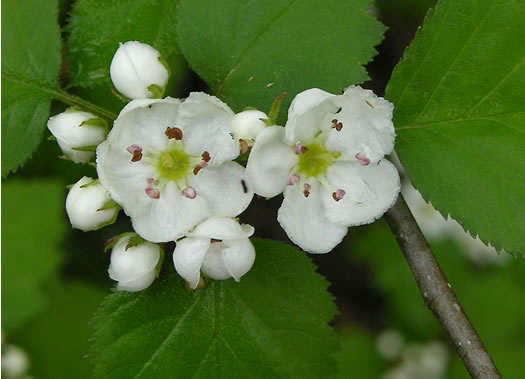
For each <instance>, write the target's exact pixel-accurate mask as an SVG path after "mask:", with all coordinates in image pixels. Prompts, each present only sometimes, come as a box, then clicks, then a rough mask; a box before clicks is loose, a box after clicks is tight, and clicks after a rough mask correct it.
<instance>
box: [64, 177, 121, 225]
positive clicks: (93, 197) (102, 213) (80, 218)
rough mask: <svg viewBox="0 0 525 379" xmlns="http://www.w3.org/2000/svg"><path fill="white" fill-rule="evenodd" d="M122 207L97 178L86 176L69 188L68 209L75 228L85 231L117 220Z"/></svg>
mask: <svg viewBox="0 0 525 379" xmlns="http://www.w3.org/2000/svg"><path fill="white" fill-rule="evenodd" d="M119 210H120V207H119V206H118V205H117V204H116V203H115V202H113V201H112V200H111V197H110V196H109V193H108V191H106V189H105V188H104V187H103V186H102V184H100V182H99V181H98V180H97V181H95V180H93V179H91V178H88V177H87V176H84V177H83V178H82V179H80V180H79V181H78V182H76V183H75V185H74V186H73V187H71V189H70V190H69V193H68V195H67V198H66V211H67V215H68V217H69V221H71V225H72V226H73V228H76V229H80V230H82V231H84V232H88V231H91V230H97V229H99V228H101V227H103V226H106V225H109V224H111V223H113V222H115V220H116V218H117V215H118V211H119Z"/></svg>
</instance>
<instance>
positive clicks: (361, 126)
mask: <svg viewBox="0 0 525 379" xmlns="http://www.w3.org/2000/svg"><path fill="white" fill-rule="evenodd" d="M333 102H334V103H335V104H337V106H339V107H341V111H340V112H339V113H337V114H336V115H334V119H337V120H338V121H339V122H341V123H342V124H343V128H342V129H341V130H340V131H337V130H336V129H332V130H331V131H330V132H329V135H328V137H327V139H326V142H325V143H326V147H327V148H328V150H331V151H341V152H343V153H345V154H346V155H347V156H349V157H355V155H356V154H358V153H360V154H362V155H364V156H365V157H366V158H368V159H370V160H371V161H372V162H378V161H379V160H380V159H382V158H383V157H384V156H385V155H387V154H390V153H391V152H392V149H393V148H394V139H395V131H394V124H393V123H392V112H393V109H394V106H393V105H392V104H391V103H390V102H388V101H387V100H385V99H383V98H381V97H377V96H376V95H375V94H374V93H373V92H372V91H370V90H364V89H362V88H361V87H358V86H353V87H349V88H348V89H347V90H346V91H345V93H344V94H343V95H341V96H336V97H335V98H334V99H333Z"/></svg>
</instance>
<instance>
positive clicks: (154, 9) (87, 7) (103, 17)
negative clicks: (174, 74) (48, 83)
mask: <svg viewBox="0 0 525 379" xmlns="http://www.w3.org/2000/svg"><path fill="white" fill-rule="evenodd" d="M177 5H178V1H176V0H175V1H157V0H133V1H129V0H127V1H118V2H115V1H106V0H78V1H76V2H75V4H74V6H73V10H72V12H71V16H70V19H69V25H68V27H67V30H68V31H69V32H70V34H69V39H68V54H69V56H70V57H71V85H73V86H80V87H94V86H97V85H100V84H103V83H109V66H110V64H111V60H112V58H113V55H114V54H115V51H117V48H118V44H119V42H126V41H134V40H138V41H140V42H143V43H147V44H150V45H151V46H153V47H154V48H156V49H157V50H159V52H160V53H161V55H162V56H163V57H165V58H168V57H169V56H170V55H172V54H173V53H174V52H175V51H176V50H177V42H176V36H175V20H176V18H175V16H176V9H177ZM169 63H170V65H172V62H169ZM172 68H173V66H172Z"/></svg>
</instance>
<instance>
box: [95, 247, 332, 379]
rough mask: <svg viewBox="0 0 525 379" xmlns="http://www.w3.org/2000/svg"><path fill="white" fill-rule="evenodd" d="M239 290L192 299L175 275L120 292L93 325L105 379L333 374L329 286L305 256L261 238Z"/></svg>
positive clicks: (231, 285) (220, 286) (213, 285)
mask: <svg viewBox="0 0 525 379" xmlns="http://www.w3.org/2000/svg"><path fill="white" fill-rule="evenodd" d="M255 247H256V250H257V259H256V262H255V265H254V267H253V268H252V270H251V271H250V272H249V273H248V274H247V275H245V276H244V277H243V278H242V279H241V282H240V283H235V282H234V281H233V280H228V281H211V282H209V283H208V286H207V287H206V288H205V289H203V290H197V291H189V290H187V289H186V287H185V285H184V281H183V280H182V279H180V278H179V276H178V275H176V274H174V273H172V274H166V275H165V276H164V277H162V278H159V279H157V281H156V283H154V284H153V286H152V287H150V288H149V289H148V290H146V291H145V292H142V293H124V292H120V293H115V294H114V295H111V296H110V297H109V298H108V299H107V301H106V302H105V304H104V306H103V308H102V309H101V311H100V312H99V313H98V314H97V316H96V318H95V320H94V327H95V330H96V332H95V338H94V339H95V344H94V346H93V349H92V359H93V360H94V362H95V365H96V367H95V376H96V377H100V378H130V377H134V378H172V377H174V376H177V377H181V378H182V377H193V378H201V377H202V378H204V377H206V378H210V377H211V378H213V377H223V378H226V377H227V378H235V377H242V378H247V377H255V378H275V377H302V378H319V377H329V376H331V375H333V374H334V370H335V366H336V364H335V360H334V358H333V354H334V353H335V351H336V348H337V341H336V339H335V335H334V333H333V331H332V329H331V328H330V327H329V326H328V325H327V323H328V322H329V321H330V320H331V319H332V318H333V317H334V314H335V311H336V309H335V306H334V304H333V303H332V299H331V296H330V294H329V293H328V292H327V291H326V289H327V287H328V283H327V282H326V281H325V280H324V279H323V278H322V277H321V276H319V275H318V274H316V273H315V272H314V270H315V267H314V266H313V265H312V264H311V262H310V260H309V259H308V258H307V257H306V256H305V255H304V254H302V253H301V252H300V251H299V250H297V249H295V248H292V247H289V246H286V245H284V244H282V243H277V242H272V241H264V240H256V241H255Z"/></svg>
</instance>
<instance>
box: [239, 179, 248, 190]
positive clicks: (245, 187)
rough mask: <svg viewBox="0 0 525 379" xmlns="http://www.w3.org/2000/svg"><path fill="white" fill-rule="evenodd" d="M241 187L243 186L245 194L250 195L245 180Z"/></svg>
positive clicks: (242, 181)
mask: <svg viewBox="0 0 525 379" xmlns="http://www.w3.org/2000/svg"><path fill="white" fill-rule="evenodd" d="M241 186H242V191H243V192H244V193H248V186H247V185H246V181H245V180H244V179H243V180H241Z"/></svg>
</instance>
